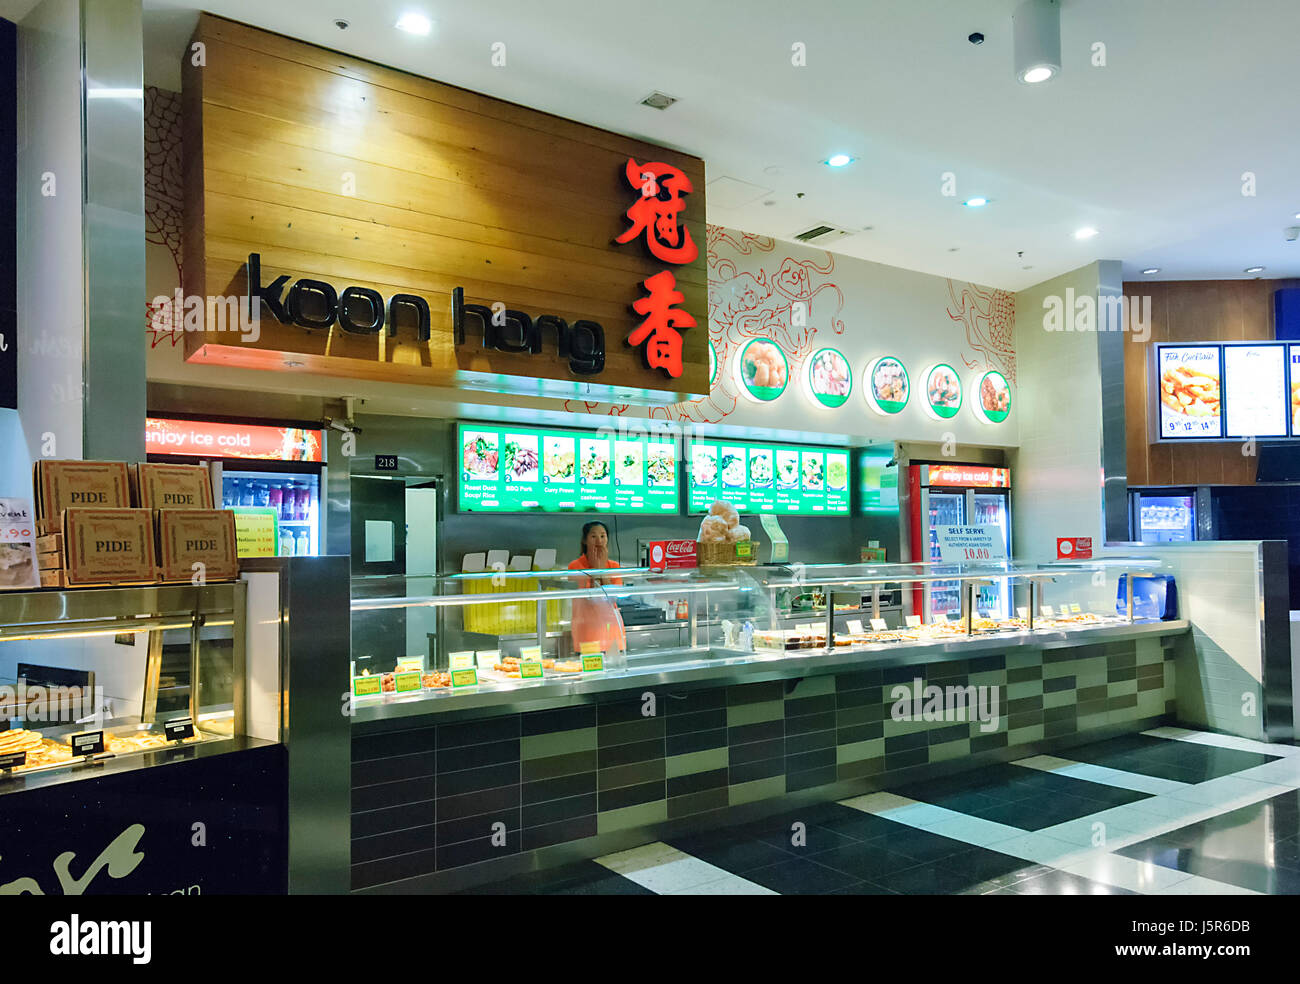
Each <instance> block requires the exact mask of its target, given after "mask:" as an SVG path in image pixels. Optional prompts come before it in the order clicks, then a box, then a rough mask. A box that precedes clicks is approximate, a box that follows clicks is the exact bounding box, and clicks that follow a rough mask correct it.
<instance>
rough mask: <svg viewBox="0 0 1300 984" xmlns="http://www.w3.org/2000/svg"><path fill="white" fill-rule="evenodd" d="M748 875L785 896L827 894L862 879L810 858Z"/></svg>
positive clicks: (748, 873)
mask: <svg viewBox="0 0 1300 984" xmlns="http://www.w3.org/2000/svg"><path fill="white" fill-rule="evenodd" d="M745 878H746V879H747V880H748V881H752V882H755V883H756V884H759V885H762V886H763V887H764V888H770V889H771V890H772V891H774V892H777V893H779V894H781V895H823V894H825V893H826V892H833V891H835V890H836V889H839V888H847V887H848V886H849V885H853V884H855V883H857V882H859V881H861V879H859V878H855V877H853V876H852V875H850V874H847V873H845V872H843V871H836V870H835V869H834V868H827V867H826V866H825V865H822V864H818V863H817V862H816V861H812V860H810V859H808V858H789V859H788V860H786V861H779V862H777V863H776V864H771V865H767V866H766V867H763V868H755V869H754V870H753V871H750V872H747V873H746V874H745Z"/></svg>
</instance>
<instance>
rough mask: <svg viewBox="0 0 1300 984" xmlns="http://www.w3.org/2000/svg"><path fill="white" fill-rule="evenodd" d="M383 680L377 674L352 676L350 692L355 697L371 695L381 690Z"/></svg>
mask: <svg viewBox="0 0 1300 984" xmlns="http://www.w3.org/2000/svg"><path fill="white" fill-rule="evenodd" d="M382 686H383V680H382V678H381V677H377V676H359V677H353V678H352V694H353V696H355V697H373V696H374V695H375V694H377V693H380V692H381V687H382Z"/></svg>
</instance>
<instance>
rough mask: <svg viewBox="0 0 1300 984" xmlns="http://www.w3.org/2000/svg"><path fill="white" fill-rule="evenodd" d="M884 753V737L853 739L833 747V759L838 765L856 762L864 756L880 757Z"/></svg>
mask: <svg viewBox="0 0 1300 984" xmlns="http://www.w3.org/2000/svg"><path fill="white" fill-rule="evenodd" d="M884 754H885V739H883V738H872V739H869V740H868V741H855V742H852V743H851V744H848V745H837V746H836V747H835V761H836V763H837V764H839V765H843V764H844V763H845V762H857V761H860V760H862V759H865V758H881V757H883V756H884Z"/></svg>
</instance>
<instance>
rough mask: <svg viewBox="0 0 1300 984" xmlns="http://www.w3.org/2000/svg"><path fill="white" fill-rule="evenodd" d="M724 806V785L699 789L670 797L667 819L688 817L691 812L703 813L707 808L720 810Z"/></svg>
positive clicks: (725, 789) (725, 788)
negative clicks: (695, 791) (696, 791)
mask: <svg viewBox="0 0 1300 984" xmlns="http://www.w3.org/2000/svg"><path fill="white" fill-rule="evenodd" d="M726 806H727V787H726V786H722V787H719V788H718V789H701V790H700V791H699V792H698V793H687V794H686V795H685V796H674V797H673V798H672V799H670V800H669V801H668V819H669V820H675V819H676V818H677V817H688V816H690V815H691V814H693V813H704V812H706V811H708V810H721V809H723V808H725V807H726Z"/></svg>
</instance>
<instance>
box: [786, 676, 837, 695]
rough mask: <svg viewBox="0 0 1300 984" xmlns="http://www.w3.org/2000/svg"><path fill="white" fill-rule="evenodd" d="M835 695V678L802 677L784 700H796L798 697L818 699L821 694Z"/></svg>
mask: <svg viewBox="0 0 1300 984" xmlns="http://www.w3.org/2000/svg"><path fill="white" fill-rule="evenodd" d="M833 693H835V677H833V676H820V677H804V678H803V679H802V680H800V681H799V682H798V683H797V684H796V685H795V688H794V690H793V691H791V692H790V693H788V694H786V695H785V699H786V700H798V699H799V698H800V697H819V696H821V695H822V694H833Z"/></svg>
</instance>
